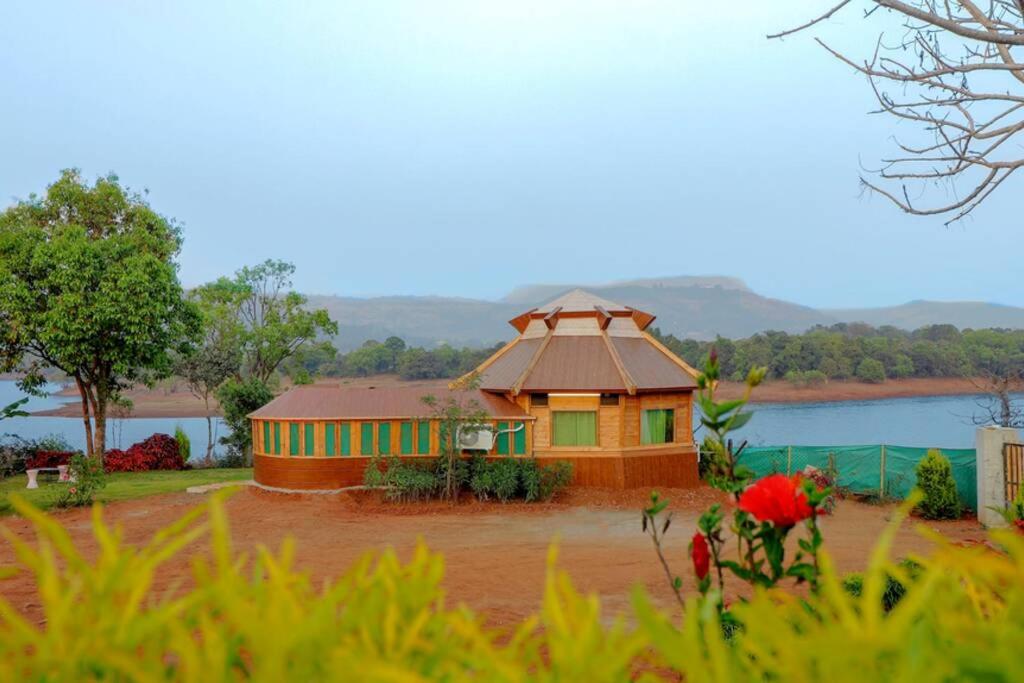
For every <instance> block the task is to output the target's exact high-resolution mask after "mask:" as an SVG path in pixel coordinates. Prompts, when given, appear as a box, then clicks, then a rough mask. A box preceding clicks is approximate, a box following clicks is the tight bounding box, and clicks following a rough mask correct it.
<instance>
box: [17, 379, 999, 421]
mask: <svg viewBox="0 0 1024 683" xmlns="http://www.w3.org/2000/svg"><path fill="white" fill-rule="evenodd" d="M440 381H443V380H440ZM317 383H318V384H334V385H338V384H341V385H343V386H347V387H353V388H354V387H368V386H379V387H386V386H396V385H402V386H415V385H421V386H424V388H425V390H426V387H428V386H430V385H436V384H437V381H431V382H427V381H418V382H404V381H402V380H399V379H398V378H397V376H395V375H378V376H374V377H352V378H338V379H322V380H320V381H319V382H317ZM743 390H744V385H743V383H742V382H722V385H721V390H720V397H721V398H725V399H733V398H738V397H740V396H741V395H742V393H743ZM982 393H984V392H982V391H981V390H979V389H978V385H977V384H975V381H974V380H971V379H968V378H961V377H920V378H910V379H893V380H888V381H886V382H884V383H882V384H866V383H863V382H851V381H840V380H833V381H830V382H827V383H825V384H822V385H819V386H813V387H798V386H794V385H792V384H790V383H788V382H785V381H783V380H773V381H769V382H765V383H764V384H762V385H761V386H759V387H758V388H757V389H755V390H754V396H753V399H752V400H751V403H752V404H766V403H840V402H847V401H881V400H886V399H893V398H922V397H928V396H970V395H979V394H982ZM53 396H54V397H55V398H57V399H58V400H63V401H65V403H64V405H61V406H58V407H56V408H50V409H47V410H40V411H35V412H33V413H32V415H33V416H41V417H81V410H80V407H79V405H78V400H77V399H78V392H77V390H76V389H75V388H74V387H65V388H64V389H62V390H61V391H59V392H57V393H56V394H54V395H53ZM125 396H126V398H128V399H130V400H131V401H132V411H131V413H130V414H128V415H123V416H122V415H115V414H111V415H110V416H109V417H111V418H114V419H120V418H124V419H133V418H193V417H207V416H208V415H209V416H215V417H218V416H219V415H220V411H219V409H218V406H217V405H216V404H215V403H212V405H211V410H210V411H209V412H207V410H206V408H205V406H204V405H203V402H202V401H200V400H199V399H197V398H196V397H195V396H193V395H192V394H190V393H189V392H188V391H187V390H186V389H184V388H183V387H181V386H179V385H177V384H173V383H172V384H170V385H167V386H163V387H157V388H155V389H145V388H141V389H132V390H131V391H128V392H126V393H125Z"/></svg>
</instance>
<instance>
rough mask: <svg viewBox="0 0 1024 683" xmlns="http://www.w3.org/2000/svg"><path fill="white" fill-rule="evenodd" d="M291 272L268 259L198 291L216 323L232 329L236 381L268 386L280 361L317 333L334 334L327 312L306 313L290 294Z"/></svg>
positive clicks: (335, 329)
mask: <svg viewBox="0 0 1024 683" xmlns="http://www.w3.org/2000/svg"><path fill="white" fill-rule="evenodd" d="M294 273H295V266H293V265H292V264H290V263H285V262H284V261H272V260H267V261H264V262H263V263H261V264H259V265H257V266H254V267H251V268H249V267H245V268H242V269H241V270H239V271H237V272H236V273H235V276H234V278H226V277H225V278H220V279H219V280H217V281H215V282H212V283H209V284H207V285H203V286H202V287H201V288H200V290H199V296H200V297H201V298H202V299H203V300H204V301H205V302H206V303H207V305H208V306H209V310H210V311H211V312H212V314H213V315H214V316H216V317H218V318H219V322H218V324H219V325H224V326H229V325H230V326H233V327H234V333H233V334H234V335H235V336H236V338H237V340H238V344H239V347H240V349H241V353H242V362H241V366H240V369H239V372H238V379H246V378H250V377H254V378H256V379H258V380H260V381H261V382H263V383H267V382H268V381H269V380H270V378H271V377H272V376H273V375H274V373H275V372H277V370H278V368H279V367H280V366H281V364H282V363H283V362H284V361H286V360H287V359H288V358H290V357H292V356H293V355H295V354H296V353H297V352H299V351H300V350H301V349H303V348H305V347H307V346H309V345H311V344H313V343H314V342H315V341H316V338H317V337H318V336H319V335H335V334H337V333H338V325H337V323H335V322H334V321H333V320H331V318H330V315H328V313H327V310H326V309H322V308H321V309H317V310H312V311H311V310H307V309H306V307H305V306H306V297H304V296H303V295H301V294H299V293H298V292H293V291H291V290H290V288H291V286H292V282H291V277H292V275H293V274H294Z"/></svg>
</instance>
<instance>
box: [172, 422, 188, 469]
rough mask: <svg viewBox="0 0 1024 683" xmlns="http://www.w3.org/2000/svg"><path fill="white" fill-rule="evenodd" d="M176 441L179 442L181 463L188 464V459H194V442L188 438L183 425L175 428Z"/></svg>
mask: <svg viewBox="0 0 1024 683" xmlns="http://www.w3.org/2000/svg"><path fill="white" fill-rule="evenodd" d="M174 440H175V441H177V442H178V453H180V454H181V461H182V462H188V459H189V458H191V457H192V440H191V439H189V438H188V434H186V433H185V430H184V429H182V428H181V425H178V426H176V427H175V428H174Z"/></svg>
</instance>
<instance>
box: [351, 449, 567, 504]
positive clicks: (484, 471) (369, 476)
mask: <svg viewBox="0 0 1024 683" xmlns="http://www.w3.org/2000/svg"><path fill="white" fill-rule="evenodd" d="M445 466H446V462H445V460H444V459H443V458H441V459H438V458H430V459H422V460H421V459H416V460H412V461H402V460H401V459H400V458H398V457H396V456H390V457H388V458H387V459H384V458H380V457H376V458H374V459H373V461H372V462H371V463H370V464H369V465H368V466H367V468H366V470H365V471H364V473H363V483H364V484H365V485H366V486H371V487H374V488H378V487H380V488H386V489H387V493H386V494H385V495H386V497H387V498H389V499H392V500H406V501H410V500H423V499H427V498H433V497H436V496H438V495H439V494H440V492H441V490H442V489H443V485H444V481H445V474H446V473H445V469H444V468H445ZM455 467H456V470H457V471H456V481H457V482H458V484H459V487H460V488H461V487H463V486H467V485H468V487H469V489H470V491H472V492H473V495H474V496H475V497H476V498H477V500H490V499H492V498H496V499H498V500H500V501H501V502H503V503H507V502H509V501H511V500H523V501H526V502H527V503H531V502H534V501H545V500H551V498H552V497H553V496H554V495H555V494H556V493H558V492H559V491H560V490H562V489H563V488H565V487H566V486H568V485H569V483H570V482H571V481H572V464H571V463H568V462H556V463H553V464H551V465H548V466H542V465H540V464H539V463H538V462H537V459H536V458H512V457H506V458H498V459H495V460H488V459H487V458H485V457H484V456H482V455H476V456H474V457H473V458H472V459H469V460H465V459H459V460H457V461H456V464H455Z"/></svg>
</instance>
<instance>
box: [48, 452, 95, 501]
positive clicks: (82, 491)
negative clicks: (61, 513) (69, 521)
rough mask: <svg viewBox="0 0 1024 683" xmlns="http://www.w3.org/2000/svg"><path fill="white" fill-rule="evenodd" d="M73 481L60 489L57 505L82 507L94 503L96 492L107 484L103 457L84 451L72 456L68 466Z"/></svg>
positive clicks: (63, 484) (64, 484)
mask: <svg viewBox="0 0 1024 683" xmlns="http://www.w3.org/2000/svg"><path fill="white" fill-rule="evenodd" d="M68 474H69V475H71V481H69V482H66V483H62V484H61V487H60V488H59V489H58V492H57V498H56V500H54V502H53V504H54V506H55V507H62V508H66V507H81V506H83V505H92V501H93V497H94V496H95V495H96V493H97V492H98V491H99V490H100V489H102V488H103V487H104V486H106V485H107V478H106V473H105V472H104V469H103V460H102V458H90V457H87V456H85V455H83V454H82V453H75V454H74V455H73V456H71V462H70V463H69V466H68Z"/></svg>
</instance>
